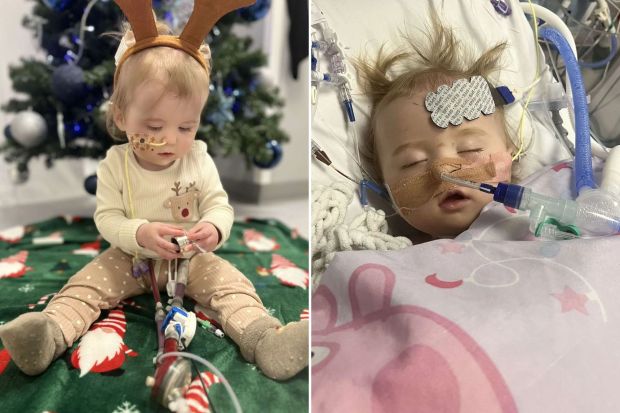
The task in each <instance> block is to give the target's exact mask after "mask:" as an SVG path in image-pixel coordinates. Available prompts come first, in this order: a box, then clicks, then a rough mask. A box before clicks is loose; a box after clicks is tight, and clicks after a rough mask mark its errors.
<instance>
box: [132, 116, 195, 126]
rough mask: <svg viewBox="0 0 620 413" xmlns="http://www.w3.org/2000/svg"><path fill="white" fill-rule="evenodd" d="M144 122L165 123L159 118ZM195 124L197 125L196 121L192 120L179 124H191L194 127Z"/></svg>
mask: <svg viewBox="0 0 620 413" xmlns="http://www.w3.org/2000/svg"><path fill="white" fill-rule="evenodd" d="M144 121H145V122H164V123H165V121H164V120H163V119H160V118H146V119H144ZM196 123H198V122H197V121H196V120H194V119H191V120H185V121H183V122H181V124H182V125H185V124H192V125H194V124H196Z"/></svg>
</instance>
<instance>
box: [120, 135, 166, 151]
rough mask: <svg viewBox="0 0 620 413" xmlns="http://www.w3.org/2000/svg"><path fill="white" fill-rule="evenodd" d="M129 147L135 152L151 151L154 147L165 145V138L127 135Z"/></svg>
mask: <svg viewBox="0 0 620 413" xmlns="http://www.w3.org/2000/svg"><path fill="white" fill-rule="evenodd" d="M127 139H128V140H129V143H130V145H131V146H132V147H133V148H134V149H135V150H140V151H149V150H150V151H153V150H155V148H156V147H159V146H164V145H166V143H167V142H166V138H161V139H160V138H156V137H155V136H152V135H149V134H147V133H132V134H129V135H127Z"/></svg>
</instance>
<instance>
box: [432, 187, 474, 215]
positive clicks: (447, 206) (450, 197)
mask: <svg viewBox="0 0 620 413" xmlns="http://www.w3.org/2000/svg"><path fill="white" fill-rule="evenodd" d="M469 201H471V199H470V198H469V197H468V196H467V195H465V194H464V193H463V192H461V191H460V190H458V189H452V190H450V191H448V192H446V193H445V194H444V195H443V196H442V197H441V200H440V201H439V208H441V209H443V210H446V211H457V210H459V209H462V208H464V207H465V206H466V205H467V204H468V203H469Z"/></svg>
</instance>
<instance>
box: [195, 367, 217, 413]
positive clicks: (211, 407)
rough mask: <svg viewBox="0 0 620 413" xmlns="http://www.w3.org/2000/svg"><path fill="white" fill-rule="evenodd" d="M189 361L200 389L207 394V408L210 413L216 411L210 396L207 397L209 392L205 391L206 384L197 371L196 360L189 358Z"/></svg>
mask: <svg viewBox="0 0 620 413" xmlns="http://www.w3.org/2000/svg"><path fill="white" fill-rule="evenodd" d="M190 363H192V367H193V368H194V371H195V372H196V374H197V375H198V379H199V380H200V384H202V389H203V390H204V391H205V396H207V401H208V402H209V410H211V412H212V413H217V412H216V411H215V405H214V404H213V401H212V400H211V397H209V392H208V391H207V385H206V384H205V381H204V380H203V379H202V374H200V371H198V367H196V362H195V361H194V360H190Z"/></svg>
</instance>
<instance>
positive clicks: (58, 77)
mask: <svg viewBox="0 0 620 413" xmlns="http://www.w3.org/2000/svg"><path fill="white" fill-rule="evenodd" d="M52 92H53V93H54V96H56V98H57V99H58V100H60V101H61V102H63V103H65V104H67V105H73V104H75V103H76V101H80V100H81V99H83V98H84V97H85V96H86V93H87V92H88V90H87V89H86V83H85V82H84V71H83V70H82V68H81V67H80V66H78V65H75V64H69V63H67V64H64V65H60V66H58V67H57V68H56V69H54V73H53V74H52Z"/></svg>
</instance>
